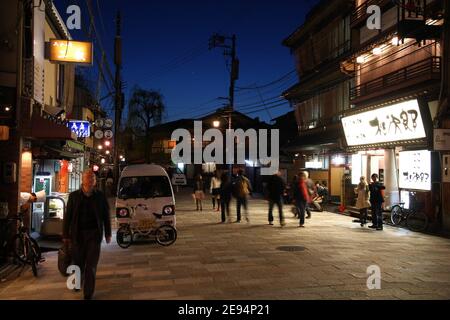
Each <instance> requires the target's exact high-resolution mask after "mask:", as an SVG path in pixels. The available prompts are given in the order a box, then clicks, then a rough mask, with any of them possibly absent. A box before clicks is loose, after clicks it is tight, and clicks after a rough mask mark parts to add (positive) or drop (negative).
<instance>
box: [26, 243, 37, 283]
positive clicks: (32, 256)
mask: <svg viewBox="0 0 450 320" xmlns="http://www.w3.org/2000/svg"><path fill="white" fill-rule="evenodd" d="M28 261H29V263H30V264H31V271H33V276H35V277H37V276H38V273H37V264H38V262H37V260H36V254H35V252H34V250H33V249H32V248H30V250H29V258H28Z"/></svg>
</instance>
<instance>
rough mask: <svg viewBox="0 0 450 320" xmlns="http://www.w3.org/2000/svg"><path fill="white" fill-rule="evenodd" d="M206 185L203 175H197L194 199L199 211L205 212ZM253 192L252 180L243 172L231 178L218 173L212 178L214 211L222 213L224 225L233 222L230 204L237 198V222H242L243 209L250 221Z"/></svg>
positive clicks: (246, 218)
mask: <svg viewBox="0 0 450 320" xmlns="http://www.w3.org/2000/svg"><path fill="white" fill-rule="evenodd" d="M205 189H206V185H205V182H204V180H203V177H202V175H201V174H199V175H197V177H196V178H195V181H194V186H193V197H194V199H195V203H196V206H197V211H203V200H204V199H205ZM251 192H252V185H251V183H250V180H249V179H248V178H247V177H246V176H245V175H244V171H243V170H239V171H238V173H237V175H234V176H232V177H231V179H230V177H229V175H228V173H227V172H224V173H222V174H221V175H219V173H218V172H217V171H216V172H215V174H214V176H213V177H212V178H211V183H210V193H211V198H212V205H213V210H216V211H221V221H222V223H225V222H227V221H228V222H231V213H230V202H231V199H232V198H233V197H234V198H236V214H237V219H236V222H237V223H239V222H241V218H242V214H241V209H242V208H243V209H244V210H243V211H244V217H245V220H246V221H247V222H249V221H250V218H249V214H248V205H247V204H248V196H249V195H250V194H251Z"/></svg>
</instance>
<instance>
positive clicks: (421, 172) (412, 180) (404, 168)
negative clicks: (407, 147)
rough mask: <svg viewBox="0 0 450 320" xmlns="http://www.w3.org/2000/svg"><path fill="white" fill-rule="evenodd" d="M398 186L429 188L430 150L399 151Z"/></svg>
mask: <svg viewBox="0 0 450 320" xmlns="http://www.w3.org/2000/svg"><path fill="white" fill-rule="evenodd" d="M398 162H399V187H400V188H401V189H415V190H431V152H430V151H427V150H418V151H402V152H399V160H398Z"/></svg>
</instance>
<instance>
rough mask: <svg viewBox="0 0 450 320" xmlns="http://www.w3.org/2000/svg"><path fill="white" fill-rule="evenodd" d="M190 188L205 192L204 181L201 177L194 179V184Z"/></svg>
mask: <svg viewBox="0 0 450 320" xmlns="http://www.w3.org/2000/svg"><path fill="white" fill-rule="evenodd" d="M192 189H193V190H194V192H195V191H203V192H205V183H204V182H203V179H202V180H200V179H196V180H195V181H194V186H193V188H192Z"/></svg>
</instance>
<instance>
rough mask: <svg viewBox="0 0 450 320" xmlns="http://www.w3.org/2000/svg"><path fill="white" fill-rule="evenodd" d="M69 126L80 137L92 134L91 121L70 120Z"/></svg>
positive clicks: (87, 136)
mask: <svg viewBox="0 0 450 320" xmlns="http://www.w3.org/2000/svg"><path fill="white" fill-rule="evenodd" d="M67 126H68V127H69V128H70V131H72V132H73V133H75V134H76V135H77V137H78V138H89V137H90V136H91V124H90V122H89V121H81V120H69V123H68V124H67Z"/></svg>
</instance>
